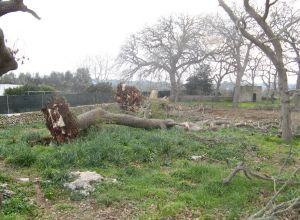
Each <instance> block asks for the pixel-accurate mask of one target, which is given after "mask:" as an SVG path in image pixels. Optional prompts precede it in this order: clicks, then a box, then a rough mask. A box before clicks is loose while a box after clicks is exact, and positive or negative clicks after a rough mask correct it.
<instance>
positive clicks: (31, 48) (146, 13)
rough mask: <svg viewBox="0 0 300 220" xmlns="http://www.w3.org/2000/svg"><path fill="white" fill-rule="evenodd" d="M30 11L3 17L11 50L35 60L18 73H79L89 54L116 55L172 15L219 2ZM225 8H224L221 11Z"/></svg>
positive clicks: (62, 0)
mask: <svg viewBox="0 0 300 220" xmlns="http://www.w3.org/2000/svg"><path fill="white" fill-rule="evenodd" d="M24 2H25V4H26V5H27V6H28V7H30V8H32V9H33V10H35V11H36V12H37V13H38V14H39V16H40V17H42V20H37V19H35V18H34V17H33V16H31V15H30V14H28V13H22V12H18V13H11V14H8V15H6V16H3V17H1V19H0V26H1V28H2V29H3V31H4V34H5V37H6V39H7V40H8V46H10V47H13V46H14V47H15V48H19V49H20V53H19V55H25V56H26V57H29V58H30V60H29V61H27V62H26V63H25V64H24V65H20V66H19V68H18V70H17V71H15V72H16V73H18V72H31V73H34V72H39V73H40V74H42V75H44V74H49V73H50V72H51V71H52V70H56V71H66V70H71V71H73V70H75V69H76V68H77V67H79V65H80V63H81V62H82V60H83V59H84V58H85V57H86V56H87V55H101V54H102V55H103V54H109V55H112V56H114V55H116V54H117V53H118V51H119V48H120V46H121V45H122V44H123V43H124V42H125V40H126V38H127V37H128V36H129V35H130V34H133V33H135V32H137V31H139V30H140V29H141V28H142V27H143V26H144V25H146V24H152V23H155V21H156V20H157V19H158V18H160V17H161V16H168V15H170V14H177V13H185V14H191V15H196V14H201V13H210V12H216V10H217V9H218V8H219V7H218V3H217V0H184V1H183V0H152V1H149V0H126V1H125V0H105V1H102V0H84V1H83V0H51V1H41V0H24ZM219 10H220V9H219Z"/></svg>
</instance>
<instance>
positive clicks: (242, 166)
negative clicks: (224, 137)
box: [223, 162, 298, 184]
mask: <svg viewBox="0 0 300 220" xmlns="http://www.w3.org/2000/svg"><path fill="white" fill-rule="evenodd" d="M240 171H243V173H244V174H245V176H246V177H247V178H248V179H252V177H254V178H257V179H261V180H266V181H272V182H273V183H274V182H276V183H285V182H286V180H283V179H279V178H276V177H273V176H268V175H266V174H259V173H255V172H253V171H251V170H250V169H249V168H248V167H247V166H246V165H245V164H244V162H239V163H237V165H236V167H235V168H234V169H233V171H232V172H231V173H230V175H229V176H228V177H226V178H225V179H223V183H224V184H229V183H230V182H231V180H232V179H233V178H234V177H235V176H236V174H237V173H238V172H240ZM289 184H298V183H297V182H290V183H289Z"/></svg>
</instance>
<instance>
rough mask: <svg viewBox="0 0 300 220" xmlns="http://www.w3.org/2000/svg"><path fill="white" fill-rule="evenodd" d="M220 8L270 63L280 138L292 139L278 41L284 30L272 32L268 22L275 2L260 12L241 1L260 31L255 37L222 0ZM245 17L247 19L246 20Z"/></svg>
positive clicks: (286, 89) (283, 67) (282, 61)
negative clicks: (278, 101)
mask: <svg viewBox="0 0 300 220" xmlns="http://www.w3.org/2000/svg"><path fill="white" fill-rule="evenodd" d="M218 1H219V4H220V6H221V7H222V8H223V9H224V10H225V11H226V13H227V14H228V15H229V17H230V18H231V20H232V21H233V22H234V23H235V24H236V27H237V28H238V29H239V31H240V32H241V34H242V35H243V36H244V37H245V38H246V39H248V40H249V41H251V42H252V43H254V44H255V45H256V46H257V47H259V48H260V49H261V50H262V51H263V52H264V53H265V54H266V55H267V56H268V57H269V59H270V60H271V61H272V63H273V65H274V66H275V68H276V70H277V72H278V85H279V92H280V97H281V130H282V138H283V139H284V140H290V139H291V137H292V130H291V112H290V94H289V90H288V82H287V70H286V67H285V64H284V55H283V48H282V44H281V41H280V39H279V36H280V34H281V33H282V32H283V31H284V30H274V29H272V27H271V24H270V21H269V20H268V17H269V12H270V9H271V8H272V6H273V5H274V4H276V3H277V0H275V1H273V2H270V0H266V1H265V6H264V10H263V11H262V12H261V11H260V10H258V9H257V6H256V7H255V6H252V5H250V3H249V0H243V3H244V4H243V5H244V9H245V12H246V13H247V16H248V17H249V19H251V20H252V21H253V22H254V24H256V26H255V28H256V29H257V30H260V33H259V34H258V35H257V31H256V29H254V28H253V27H252V26H251V27H250V28H249V27H248V26H247V22H246V19H245V17H239V16H237V15H236V14H235V13H234V12H233V10H232V9H231V8H230V7H229V6H228V5H227V4H226V3H225V2H224V0H218ZM248 17H247V18H248ZM299 20H300V19H298V18H297V19H293V20H291V21H290V22H289V23H288V24H286V25H285V27H284V29H287V28H288V27H291V26H292V25H294V24H296V23H298V22H299Z"/></svg>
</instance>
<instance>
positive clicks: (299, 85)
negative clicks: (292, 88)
mask: <svg viewBox="0 0 300 220" xmlns="http://www.w3.org/2000/svg"><path fill="white" fill-rule="evenodd" d="M297 59H298V60H297V64H298V73H297V83H296V89H300V57H299V56H297Z"/></svg>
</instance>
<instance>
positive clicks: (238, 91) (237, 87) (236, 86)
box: [232, 71, 242, 108]
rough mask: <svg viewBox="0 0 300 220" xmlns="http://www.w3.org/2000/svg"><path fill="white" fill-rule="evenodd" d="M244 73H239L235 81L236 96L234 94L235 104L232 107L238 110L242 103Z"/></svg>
mask: <svg viewBox="0 0 300 220" xmlns="http://www.w3.org/2000/svg"><path fill="white" fill-rule="evenodd" d="M241 76H242V73H240V72H239V71H238V73H237V77H236V81H235V87H234V94H233V103H232V107H233V108H237V107H238V105H239V101H240V92H241V81H242V77H241Z"/></svg>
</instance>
